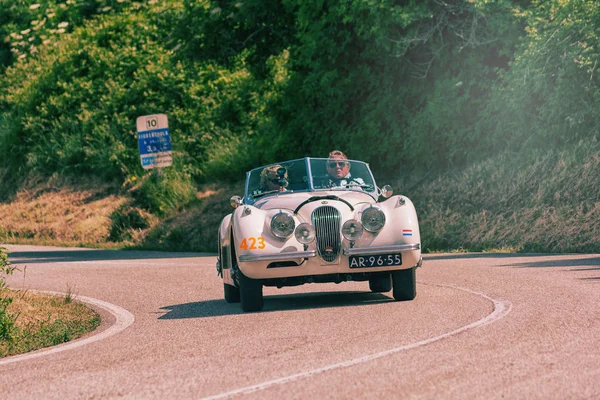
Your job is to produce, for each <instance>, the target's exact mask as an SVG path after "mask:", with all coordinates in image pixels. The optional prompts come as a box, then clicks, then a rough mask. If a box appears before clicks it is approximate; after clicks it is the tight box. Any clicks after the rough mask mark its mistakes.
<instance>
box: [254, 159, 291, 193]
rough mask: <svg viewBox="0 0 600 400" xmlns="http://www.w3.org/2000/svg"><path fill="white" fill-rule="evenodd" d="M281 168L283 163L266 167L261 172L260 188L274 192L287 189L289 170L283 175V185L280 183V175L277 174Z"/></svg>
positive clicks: (263, 190) (262, 190)
mask: <svg viewBox="0 0 600 400" xmlns="http://www.w3.org/2000/svg"><path fill="white" fill-rule="evenodd" d="M279 168H281V165H279V164H275V165H270V166H268V167H265V168H264V169H263V170H262V171H261V173H260V187H259V190H260V191H261V192H263V193H264V192H272V191H274V190H279V191H280V192H284V191H285V186H287V184H288V182H287V177H288V174H287V171H286V172H285V175H283V179H284V182H283V185H280V181H279V176H278V175H277V170H278V169H279Z"/></svg>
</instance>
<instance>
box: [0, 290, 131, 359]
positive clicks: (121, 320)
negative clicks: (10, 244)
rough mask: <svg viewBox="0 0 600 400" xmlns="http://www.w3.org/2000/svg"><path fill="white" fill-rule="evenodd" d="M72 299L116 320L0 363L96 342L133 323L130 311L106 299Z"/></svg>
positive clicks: (54, 293)
mask: <svg viewBox="0 0 600 400" xmlns="http://www.w3.org/2000/svg"><path fill="white" fill-rule="evenodd" d="M31 292H35V293H43V294H51V295H55V296H65V295H66V294H65V293H59V292H48V291H36V290H31ZM74 299H75V300H77V301H81V302H84V303H87V304H91V305H93V306H97V307H100V308H103V309H105V310H106V311H108V312H110V313H111V314H112V315H114V316H115V317H116V319H117V321H116V322H115V323H114V324H113V325H112V326H111V327H110V328H108V329H106V330H104V331H102V332H100V333H98V334H97V335H93V336H89V337H86V338H84V339H79V340H74V341H72V342H68V343H65V344H59V345H57V346H54V347H51V348H49V349H45V350H39V351H36V352H33V353H27V354H22V355H16V356H12V357H7V358H4V359H2V360H0V365H5V364H11V363H14V362H19V361H25V360H30V359H32V358H38V357H43V356H47V355H50V354H56V353H60V352H62V351H67V350H72V349H76V348H78V347H81V346H85V345H86V344H90V343H93V342H97V341H99V340H103V339H106V338H108V337H110V336H113V335H116V334H117V333H119V332H121V331H122V330H124V329H126V328H127V327H128V326H130V325H131V324H132V323H133V321H134V320H135V317H134V316H133V314H132V313H130V312H129V311H127V310H126V309H124V308H121V307H119V306H117V305H114V304H111V303H107V302H106V301H102V300H98V299H94V298H91V297H85V296H74Z"/></svg>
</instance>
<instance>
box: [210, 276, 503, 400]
mask: <svg viewBox="0 0 600 400" xmlns="http://www.w3.org/2000/svg"><path fill="white" fill-rule="evenodd" d="M419 283H420V284H423V285H428V286H438V287H444V288H451V289H457V290H462V291H464V292H468V293H471V294H474V295H477V296H481V297H483V298H484V299H486V300H489V301H491V302H492V303H493V304H494V311H492V313H491V314H488V315H486V316H485V317H483V318H481V319H480V320H478V321H475V322H473V323H471V324H469V325H465V326H463V327H461V328H458V329H455V330H453V331H450V332H447V333H444V334H442V335H439V336H435V337H432V338H429V339H424V340H421V341H418V342H415V343H411V344H407V345H404V346H400V347H395V348H393V349H389V350H384V351H381V352H379V353H375V354H369V355H366V356H363V357H359V358H355V359H352V360H348V361H344V362H341V363H337V364H331V365H327V366H325V367H322V368H317V369H313V370H310V371H305V372H300V373H298V374H294V375H289V376H284V377H281V378H278V379H273V380H271V381H266V382H263V383H259V384H256V385H252V386H246V387H243V388H240V389H236V390H232V391H230V392H225V393H220V394H216V395H214V396H209V397H203V398H202V399H203V400H215V399H224V398H228V397H233V396H236V395H244V394H249V393H253V392H258V391H260V390H264V389H267V388H269V387H271V386H276V385H283V384H285V383H289V382H293V381H297V380H300V379H304V378H308V377H310V376H313V375H317V374H321V373H323V372H328V371H332V370H335V369H340V368H347V367H351V366H354V365H358V364H363V363H366V362H369V361H371V360H376V359H378V358H382V357H386V356H389V355H391V354H396V353H399V352H402V351H406V350H411V349H415V348H417V347H422V346H426V345H428V344H431V343H433V342H437V341H439V340H442V339H446V338H448V337H450V336H455V335H458V334H459V333H463V332H465V331H468V330H470V329H474V328H478V327H481V326H484V325H487V324H491V323H492V322H495V321H498V320H499V319H501V318H503V317H505V316H506V315H507V314H508V313H509V312H510V310H511V308H512V304H511V303H510V302H509V301H507V300H496V299H493V298H491V297H490V296H488V295H486V294H484V293H481V292H475V291H473V290H470V289H466V288H462V287H459V286H454V285H441V284H432V283H424V282H419Z"/></svg>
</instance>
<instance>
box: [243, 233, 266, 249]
mask: <svg viewBox="0 0 600 400" xmlns="http://www.w3.org/2000/svg"><path fill="white" fill-rule="evenodd" d="M248 242H250V246H248ZM257 242H258V247H257V246H256V243H257ZM265 247H267V245H266V244H265V239H264V238H263V237H260V236H259V237H258V238H255V237H249V238H244V239H243V240H242V243H240V249H243V250H256V249H261V250H262V249H264V248H265Z"/></svg>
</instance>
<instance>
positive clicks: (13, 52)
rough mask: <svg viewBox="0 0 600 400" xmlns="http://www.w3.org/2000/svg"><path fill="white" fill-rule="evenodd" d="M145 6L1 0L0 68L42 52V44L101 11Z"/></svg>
mask: <svg viewBox="0 0 600 400" xmlns="http://www.w3.org/2000/svg"><path fill="white" fill-rule="evenodd" d="M141 7H143V6H142V4H141V3H138V2H132V1H130V0H120V1H116V2H115V1H111V0H87V1H85V2H79V1H76V0H66V1H60V0H58V1H57V0H39V1H37V2H31V1H23V0H18V1H15V0H0V38H5V39H4V43H3V46H2V47H0V71H1V69H2V67H3V66H8V65H10V64H12V63H13V62H14V60H22V59H25V58H27V57H28V56H32V55H35V54H37V53H38V51H39V48H40V47H41V46H48V45H53V44H56V43H57V42H59V41H60V40H61V35H63V34H65V33H68V32H71V31H72V30H73V28H74V27H77V26H81V25H83V24H85V22H86V21H87V20H88V19H90V18H92V17H94V16H96V15H99V14H111V13H114V12H121V11H125V10H127V11H134V10H137V9H139V8H141Z"/></svg>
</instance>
